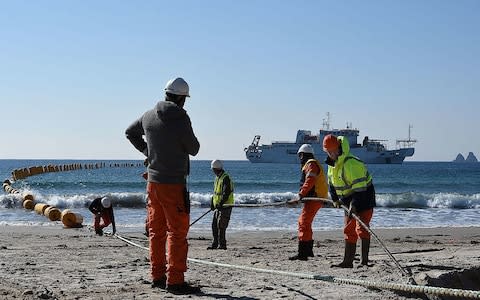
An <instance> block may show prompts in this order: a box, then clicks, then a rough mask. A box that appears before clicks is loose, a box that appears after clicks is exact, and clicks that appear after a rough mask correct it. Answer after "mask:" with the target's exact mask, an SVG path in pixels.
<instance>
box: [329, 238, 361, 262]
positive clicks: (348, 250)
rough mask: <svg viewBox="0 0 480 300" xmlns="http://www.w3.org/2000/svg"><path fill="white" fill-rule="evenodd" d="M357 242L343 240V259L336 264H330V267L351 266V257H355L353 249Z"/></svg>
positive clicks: (354, 249)
mask: <svg viewBox="0 0 480 300" xmlns="http://www.w3.org/2000/svg"><path fill="white" fill-rule="evenodd" d="M356 248H357V244H354V243H349V242H347V241H345V255H344V256H343V261H342V262H341V263H339V264H336V265H331V266H330V267H331V268H353V259H354V258H355V251H356Z"/></svg>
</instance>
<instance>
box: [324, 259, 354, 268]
mask: <svg viewBox="0 0 480 300" xmlns="http://www.w3.org/2000/svg"><path fill="white" fill-rule="evenodd" d="M330 268H344V269H351V268H353V263H351V264H349V263H347V262H344V261H342V262H341V263H339V264H336V265H331V266H330Z"/></svg>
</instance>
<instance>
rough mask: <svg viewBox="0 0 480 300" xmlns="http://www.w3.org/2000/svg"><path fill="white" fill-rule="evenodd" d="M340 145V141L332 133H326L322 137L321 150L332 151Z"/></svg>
mask: <svg viewBox="0 0 480 300" xmlns="http://www.w3.org/2000/svg"><path fill="white" fill-rule="evenodd" d="M339 147H340V142H339V141H338V139H337V137H336V136H334V135H333V134H329V135H326V136H325V137H324V138H323V151H333V150H336V149H338V148H339Z"/></svg>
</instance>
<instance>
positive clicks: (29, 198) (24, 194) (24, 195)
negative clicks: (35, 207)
mask: <svg viewBox="0 0 480 300" xmlns="http://www.w3.org/2000/svg"><path fill="white" fill-rule="evenodd" d="M22 198H23V200H32V201H33V200H35V197H33V195H32V194H30V193H23V194H22Z"/></svg>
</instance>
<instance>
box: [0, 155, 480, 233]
mask: <svg viewBox="0 0 480 300" xmlns="http://www.w3.org/2000/svg"><path fill="white" fill-rule="evenodd" d="M66 164H81V165H88V164H101V165H102V166H103V167H101V168H98V169H97V168H94V169H89V168H87V169H85V168H82V169H77V170H71V171H61V172H50V173H43V174H39V175H35V176H30V177H27V178H25V179H21V180H17V181H13V180H12V179H11V178H12V170H14V169H21V168H28V167H32V166H48V165H66ZM224 167H225V170H226V171H227V172H228V173H229V174H230V175H231V178H232V179H233V181H234V184H235V202H236V203H237V204H261V205H266V204H272V203H278V202H285V201H287V200H289V199H292V198H293V197H295V195H296V194H297V192H298V189H299V185H300V184H299V181H300V175H301V171H300V167H299V165H294V164H271V163H256V164H253V163H250V162H248V161H224ZM368 170H369V172H370V173H371V174H372V176H373V181H374V185H375V189H376V192H377V195H376V202H377V207H376V209H375V212H374V216H373V219H372V222H371V227H372V229H373V228H414V227H415V228H416V227H452V226H480V163H454V162H404V163H403V164H400V165H368ZM144 171H145V168H144V167H143V163H142V161H136V160H0V176H1V177H0V178H3V179H4V180H7V179H8V180H11V181H12V184H11V185H12V187H13V188H15V189H16V190H18V191H19V192H20V193H19V194H7V193H5V192H1V193H0V226H21V225H23V226H24V225H28V226H63V225H62V223H61V222H60V221H55V222H52V221H49V220H48V219H47V218H46V217H44V216H42V215H39V214H37V213H35V212H34V211H32V210H26V209H24V208H23V207H22V205H21V203H22V193H31V194H32V195H34V197H35V201H36V202H42V203H47V204H49V205H52V206H55V207H58V208H59V209H61V210H63V209H67V208H68V209H71V210H73V211H74V212H76V213H80V214H81V215H82V216H83V218H84V224H85V225H89V224H91V223H92V215H91V213H90V212H89V211H88V208H87V207H88V205H89V204H90V202H91V201H92V200H93V199H95V198H97V197H101V196H104V195H110V196H111V197H112V198H113V205H114V212H115V220H116V225H117V230H118V231H119V232H137V231H138V232H143V230H144V222H145V215H146V210H145V203H146V202H145V199H146V194H145V188H146V182H145V180H144V179H143V178H142V177H141V175H142V173H143V172H144ZM213 180H214V174H213V173H212V171H211V169H210V161H202V160H192V161H191V174H190V176H189V179H188V187H189V191H190V199H191V204H192V208H191V216H190V217H191V221H194V220H196V219H198V218H199V217H200V216H202V215H204V214H205V213H207V212H208V211H209V203H210V198H211V197H212V190H213ZM300 211H301V205H298V206H296V207H287V206H281V205H275V206H261V207H236V208H234V209H233V212H232V217H231V220H230V225H229V227H228V229H229V230H232V231H240V230H254V231H277V230H286V231H295V230H296V229H297V219H298V216H299V214H300ZM211 217H212V214H211V213H207V214H206V215H205V216H204V217H203V218H200V220H198V221H197V222H196V223H195V224H193V225H192V226H191V228H190V230H191V231H206V230H207V231H209V230H210V229H211V222H212V218H211ZM342 226H343V211H342V210H341V209H336V208H332V207H324V208H322V209H321V210H320V211H319V212H318V214H317V216H316V218H315V220H314V224H313V228H314V230H331V229H340V228H342Z"/></svg>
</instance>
